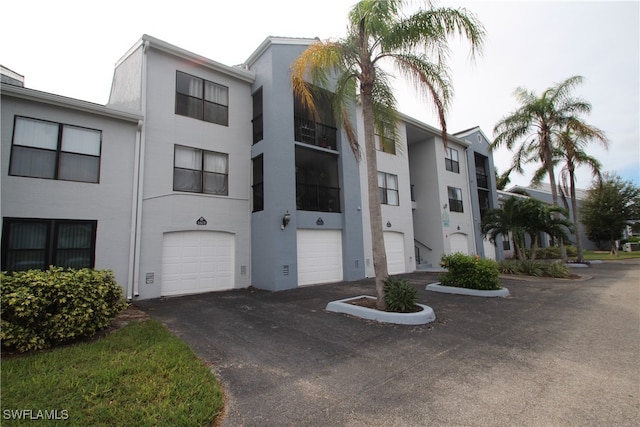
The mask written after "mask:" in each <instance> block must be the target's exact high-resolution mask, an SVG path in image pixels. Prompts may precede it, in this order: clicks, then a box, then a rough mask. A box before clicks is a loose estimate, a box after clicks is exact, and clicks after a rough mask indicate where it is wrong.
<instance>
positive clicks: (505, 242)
mask: <svg viewBox="0 0 640 427" xmlns="http://www.w3.org/2000/svg"><path fill="white" fill-rule="evenodd" d="M502 250H504V251H510V250H511V241H510V240H509V236H508V235H504V234H503V235H502Z"/></svg>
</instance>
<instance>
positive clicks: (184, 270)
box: [162, 231, 235, 295]
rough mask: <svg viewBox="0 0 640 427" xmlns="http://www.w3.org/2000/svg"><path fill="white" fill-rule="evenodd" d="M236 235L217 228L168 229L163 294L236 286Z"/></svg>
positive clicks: (165, 238)
mask: <svg viewBox="0 0 640 427" xmlns="http://www.w3.org/2000/svg"><path fill="white" fill-rule="evenodd" d="M234 253H235V239H234V235H233V234H229V233H221V232H215V231H178V232H171V233H165V234H164V238H163V241H162V295H184V294H194V293H200V292H210V291H221V290H226V289H232V288H233V284H234V277H233V266H234Z"/></svg>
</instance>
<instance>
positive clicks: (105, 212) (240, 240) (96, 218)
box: [0, 35, 496, 299]
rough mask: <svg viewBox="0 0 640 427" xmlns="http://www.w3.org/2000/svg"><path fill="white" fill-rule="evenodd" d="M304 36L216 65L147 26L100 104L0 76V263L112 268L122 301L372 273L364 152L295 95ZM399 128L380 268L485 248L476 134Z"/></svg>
mask: <svg viewBox="0 0 640 427" xmlns="http://www.w3.org/2000/svg"><path fill="white" fill-rule="evenodd" d="M314 41H315V39H298V38H275V37H269V38H267V39H266V40H265V41H264V42H263V43H262V44H261V45H260V46H259V47H258V48H257V49H256V51H255V52H254V53H253V54H252V55H251V56H250V57H249V58H248V59H247V61H245V63H244V64H242V65H241V66H233V67H230V66H227V65H224V64H220V63H218V62H216V61H213V60H211V59H208V58H204V57H202V56H200V55H197V54H195V53H192V52H189V51H186V50H184V49H181V48H179V47H177V46H174V45H171V44H169V43H166V42H164V41H162V40H158V39H156V38H153V37H151V36H148V35H144V36H142V38H141V39H140V40H139V41H138V42H136V44H135V45H134V46H133V47H132V48H131V49H129V51H127V52H126V53H125V55H124V56H123V57H122V58H121V59H120V60H119V61H118V62H117V64H116V67H115V72H114V77H113V84H112V89H111V94H110V97H109V102H108V103H107V105H106V106H101V105H95V104H91V103H87V102H84V101H79V100H74V99H69V98H64V97H61V96H59V95H53V94H46V93H42V92H37V91H33V90H31V89H28V88H24V87H21V85H20V84H19V82H18V84H16V82H15V81H11V82H8V83H6V84H3V85H2V201H1V205H0V207H1V212H2V230H3V233H2V268H3V269H8V270H18V269H23V268H24V267H27V266H28V267H30V268H31V267H38V268H45V267H46V265H48V264H55V265H61V266H68V267H76V268H78V267H85V266H88V267H95V268H109V269H112V270H114V271H115V273H116V277H117V279H118V281H119V283H121V285H122V286H123V288H124V289H125V293H126V296H127V297H128V298H130V299H135V298H140V299H146V298H156V297H160V296H171V295H181V294H188V293H199V292H209V291H216V290H226V289H233V288H244V287H248V286H250V285H253V286H255V287H258V288H262V289H267V290H273V291H277V290H284V289H291V288H295V287H298V286H305V285H312V284H317V283H327V282H335V281H341V280H347V281H349V280H357V279H361V278H364V277H371V276H373V275H374V271H373V262H372V249H371V238H370V231H369V218H368V206H367V203H368V202H367V200H368V199H367V196H366V179H365V164H364V162H363V161H361V162H357V161H356V159H355V156H354V155H353V154H352V152H351V149H350V148H349V146H348V144H347V141H346V137H345V136H344V135H343V131H342V129H341V128H340V126H339V125H338V124H336V123H335V121H334V120H333V118H332V114H331V111H330V107H329V105H328V104H327V105H324V104H323V103H322V101H320V109H321V112H322V114H321V115H320V118H315V117H312V116H311V115H309V114H308V113H307V112H305V110H304V109H303V108H302V107H301V106H300V105H299V103H298V102H296V100H295V99H294V96H293V93H292V89H291V84H290V81H289V66H290V64H291V63H292V61H293V60H294V59H295V58H296V57H297V56H298V55H299V54H300V53H301V52H302V51H303V50H304V49H306V47H307V46H308V45H309V44H311V43H313V42H314ZM360 115H361V112H360V111H354V112H352V116H353V120H354V121H355V122H356V124H357V127H358V128H359V134H361V133H362V132H361V129H360V126H361V122H362V121H361V120H360ZM398 126H399V134H400V140H399V141H397V144H396V145H395V146H394V147H389V145H388V144H383V143H382V141H381V140H380V139H378V146H379V151H378V159H377V160H378V167H379V174H378V179H379V186H380V187H379V188H380V192H381V199H382V203H383V206H382V215H383V224H384V227H385V230H384V239H385V247H386V250H387V258H388V265H389V271H390V273H392V274H397V273H405V272H411V271H414V270H415V269H416V268H419V267H420V266H421V265H437V263H438V262H439V259H440V256H441V255H442V254H444V253H451V252H455V251H461V252H465V253H481V252H480V250H478V248H480V249H481V250H486V248H487V245H484V246H483V244H482V242H479V241H478V232H477V218H476V217H475V216H474V215H475V212H476V211H478V207H477V206H476V204H477V203H478V202H477V199H478V197H479V196H478V194H479V193H478V191H479V190H478V187H477V186H476V187H473V188H472V187H471V184H470V181H473V178H474V177H475V176H476V175H473V176H472V175H470V173H469V170H470V168H471V163H469V155H470V154H469V152H470V147H473V146H474V144H473V143H472V142H469V141H468V140H467V139H465V138H466V135H463V136H454V135H451V136H450V137H449V143H448V145H447V148H446V149H445V145H444V144H443V143H442V140H441V135H440V131H439V130H438V129H436V128H433V127H431V126H429V125H427V124H424V123H421V122H419V121H417V120H415V119H412V118H410V117H408V116H402V119H401V122H400V123H399V124H398ZM391 145H393V144H391ZM488 158H490V156H488ZM475 160H476V158H475V157H474V161H475ZM45 166H46V167H47V168H49V169H47V170H46V172H43V170H44V169H42V168H43V167H45ZM486 167H487V168H492V164H491V163H489V162H487V163H486ZM486 172H487V174H488V175H490V176H491V177H493V171H492V169H491V170H489V169H487V171H486ZM493 188H494V189H495V186H494V187H493ZM493 191H494V192H495V190H493ZM472 193H473V195H472ZM478 212H479V211H478ZM481 254H482V255H484V256H488V257H495V256H496V255H495V253H491V254H485V253H481Z"/></svg>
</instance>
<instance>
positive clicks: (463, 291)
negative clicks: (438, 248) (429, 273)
mask: <svg viewBox="0 0 640 427" xmlns="http://www.w3.org/2000/svg"><path fill="white" fill-rule="evenodd" d="M425 289H426V290H427V291H434V292H441V293H444V294H455V295H470V296H474V297H489V298H495V297H499V298H506V297H508V296H509V289H507V288H502V289H498V290H496V291H483V290H479V289H467V288H457V287H455V286H442V285H440V282H437V283H432V284H430V285H427V287H426V288H425Z"/></svg>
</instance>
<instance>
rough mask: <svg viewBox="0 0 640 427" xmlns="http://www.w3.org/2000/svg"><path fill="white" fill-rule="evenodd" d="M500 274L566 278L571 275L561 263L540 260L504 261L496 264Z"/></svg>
mask: <svg viewBox="0 0 640 427" xmlns="http://www.w3.org/2000/svg"><path fill="white" fill-rule="evenodd" d="M498 266H499V269H500V273H502V274H516V275H525V276H540V277H556V278H566V277H569V276H570V275H571V272H570V271H569V268H568V267H567V265H566V264H564V263H562V262H553V261H551V262H550V261H542V260H536V261H531V260H526V261H517V260H505V261H500V263H499V264H498Z"/></svg>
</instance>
